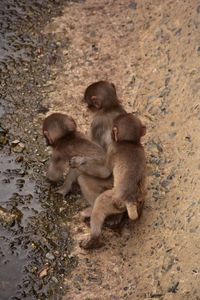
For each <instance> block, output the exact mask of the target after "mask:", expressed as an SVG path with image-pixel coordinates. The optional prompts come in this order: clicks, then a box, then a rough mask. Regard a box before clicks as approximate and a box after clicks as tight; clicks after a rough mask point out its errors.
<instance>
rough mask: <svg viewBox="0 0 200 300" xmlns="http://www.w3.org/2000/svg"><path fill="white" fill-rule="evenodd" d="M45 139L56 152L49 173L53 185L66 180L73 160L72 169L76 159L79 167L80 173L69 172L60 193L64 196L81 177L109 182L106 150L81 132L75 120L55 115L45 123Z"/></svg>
mask: <svg viewBox="0 0 200 300" xmlns="http://www.w3.org/2000/svg"><path fill="white" fill-rule="evenodd" d="M43 135H44V137H45V139H46V142H47V145H49V146H51V147H52V149H53V152H52V157H51V161H50V164H49V167H48V171H47V178H48V179H49V180H50V181H58V180H59V179H60V178H62V176H63V173H64V171H65V167H66V163H67V162H69V161H70V159H72V160H71V165H73V160H75V159H76V161H77V162H78V164H79V168H78V169H76V168H73V169H72V168H71V169H70V170H69V173H68V175H67V178H66V180H65V182H64V185H63V186H62V187H61V189H60V191H59V192H60V193H62V194H63V195H66V194H67V193H68V192H69V191H70V189H71V186H72V183H73V182H75V181H76V180H77V178H78V176H79V175H80V174H87V175H91V176H95V177H100V178H108V177H109V176H110V175H111V172H110V170H109V169H108V168H106V167H105V151H104V150H103V148H102V147H100V146H99V145H97V144H96V143H94V142H92V141H90V140H88V139H87V138H86V137H85V136H84V135H83V134H82V133H80V132H78V131H77V130H76V123H75V121H74V120H73V119H72V118H71V117H69V116H67V115H65V114H61V113H53V114H51V115H50V116H48V117H47V118H45V120H44V122H43ZM76 156H77V157H76ZM83 156H84V157H83ZM110 181H111V179H108V183H109V182H110ZM99 185H101V182H99ZM103 186H104V184H103ZM108 186H110V185H108ZM102 191H103V190H102Z"/></svg>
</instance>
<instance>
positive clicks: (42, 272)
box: [39, 267, 49, 278]
mask: <svg viewBox="0 0 200 300" xmlns="http://www.w3.org/2000/svg"><path fill="white" fill-rule="evenodd" d="M48 270H49V267H46V268H45V269H43V270H42V271H41V272H40V273H39V277H40V278H44V277H46V276H47V275H48Z"/></svg>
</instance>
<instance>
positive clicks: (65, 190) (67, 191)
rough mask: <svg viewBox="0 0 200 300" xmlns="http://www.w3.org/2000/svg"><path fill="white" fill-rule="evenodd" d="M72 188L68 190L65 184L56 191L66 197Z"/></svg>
mask: <svg viewBox="0 0 200 300" xmlns="http://www.w3.org/2000/svg"><path fill="white" fill-rule="evenodd" d="M69 191H70V189H69V190H67V189H66V188H65V187H64V186H61V187H60V188H59V189H58V190H57V191H56V193H57V194H60V195H62V196H63V197H65V196H66V195H67V194H68V193H69Z"/></svg>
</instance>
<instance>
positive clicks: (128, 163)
mask: <svg viewBox="0 0 200 300" xmlns="http://www.w3.org/2000/svg"><path fill="white" fill-rule="evenodd" d="M145 133H146V128H145V126H143V125H142V123H141V121H140V120H139V119H138V118H137V117H135V116H133V115H131V114H126V115H121V116H118V117H117V118H116V119H115V120H114V123H113V134H112V136H113V142H112V144H111V145H110V147H109V149H108V153H107V167H108V168H109V169H110V170H111V171H112V172H113V177H114V186H113V188H112V189H111V190H107V191H105V192H103V193H102V194H101V195H100V196H99V197H98V198H97V199H96V200H95V204H94V207H93V210H92V214H91V221H90V225H91V236H90V238H89V239H88V240H85V241H82V242H81V247H83V248H85V249H90V248H96V247H99V246H100V245H101V243H100V239H99V238H100V234H101V228H102V225H103V222H104V220H105V218H106V217H107V216H109V215H111V214H119V213H121V212H124V211H126V210H127V211H128V215H129V217H131V218H133V219H136V218H139V217H140V214H141V210H142V207H143V203H144V182H145V169H146V162H145V153H144V149H143V146H142V145H141V143H140V138H141V136H143V135H144V134H145Z"/></svg>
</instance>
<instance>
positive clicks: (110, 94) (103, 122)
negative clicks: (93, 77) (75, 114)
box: [83, 81, 126, 149]
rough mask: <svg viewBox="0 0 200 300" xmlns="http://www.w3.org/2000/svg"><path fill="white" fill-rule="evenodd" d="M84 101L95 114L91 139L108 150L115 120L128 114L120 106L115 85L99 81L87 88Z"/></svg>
mask: <svg viewBox="0 0 200 300" xmlns="http://www.w3.org/2000/svg"><path fill="white" fill-rule="evenodd" d="M83 101H84V102H85V103H86V104H87V106H88V108H89V109H90V110H91V111H92V112H94V113H95V114H94V118H93V121H92V124H91V139H92V140H93V141H94V142H96V143H98V144H99V145H101V146H102V147H103V148H104V149H107V148H108V146H109V145H110V143H111V130H112V124H113V120H114V119H115V118H116V117H117V116H118V115H120V114H123V113H126V111H125V110H124V108H123V107H122V105H121V104H120V102H119V100H118V98H117V93H116V88H115V85H114V84H113V83H109V82H107V81H98V82H95V83H92V84H91V85H89V86H88V87H87V89H86V90H85V93H84V99H83Z"/></svg>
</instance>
